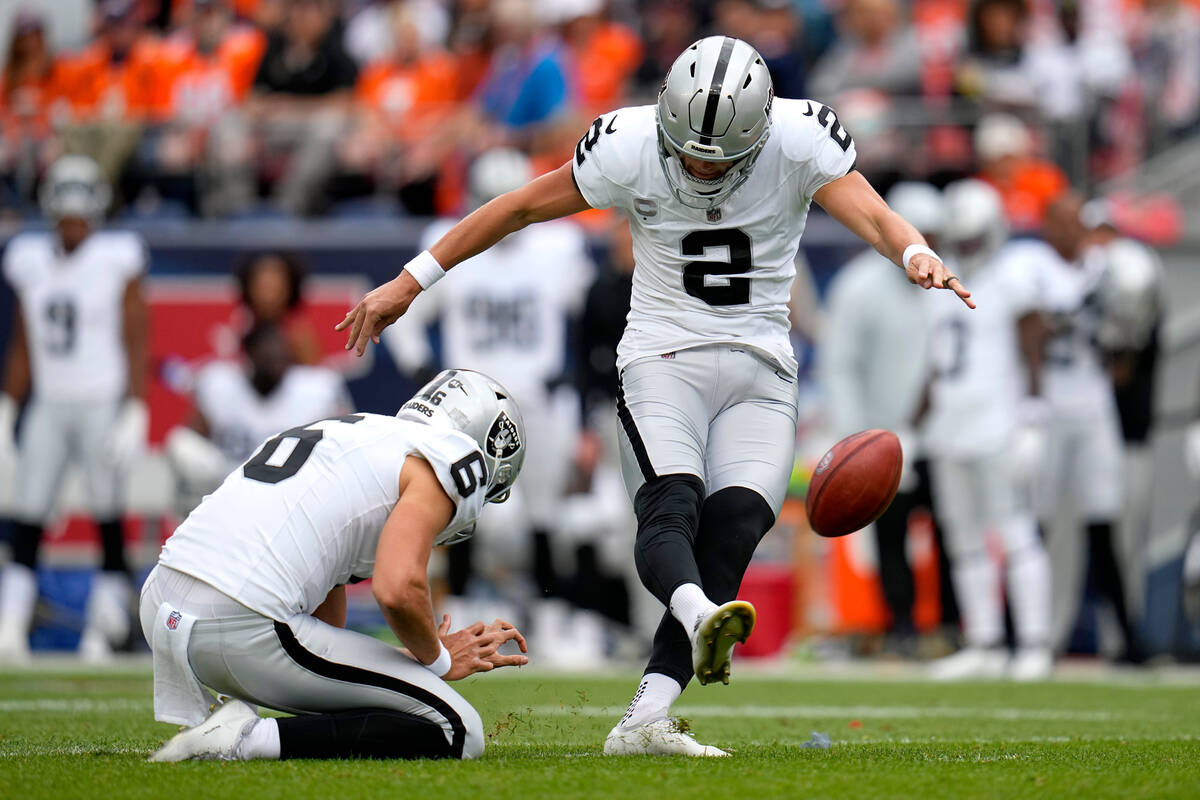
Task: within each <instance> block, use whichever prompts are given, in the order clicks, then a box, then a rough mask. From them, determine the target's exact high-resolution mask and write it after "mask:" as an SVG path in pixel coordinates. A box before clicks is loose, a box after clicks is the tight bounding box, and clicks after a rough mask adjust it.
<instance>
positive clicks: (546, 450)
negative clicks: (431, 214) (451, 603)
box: [387, 148, 593, 595]
mask: <svg viewBox="0 0 1200 800" xmlns="http://www.w3.org/2000/svg"><path fill="white" fill-rule="evenodd" d="M532 176H533V173H532V171H531V167H530V164H529V160H528V158H526V157H525V155H523V154H522V153H520V152H518V151H516V150H512V149H507V148H498V149H495V150H490V151H488V152H486V153H484V154H483V155H481V156H480V157H479V158H478V159H477V160H476V162H475V163H474V164H473V165H472V167H471V171H470V190H471V196H472V205H473V207H476V208H478V207H479V206H482V205H483V204H484V203H486V202H488V201H489V200H492V199H493V198H495V197H498V196H500V195H502V194H504V193H505V192H510V191H512V190H514V189H517V188H520V187H521V186H524V185H525V184H526V183H528V182H529V180H530V179H531V178H532ZM455 222H456V221H455V220H442V221H439V222H435V223H434V224H433V225H431V226H430V227H429V229H428V230H427V231H426V232H425V235H424V237H423V246H424V247H428V246H431V245H433V243H435V242H436V241H437V240H438V239H440V238H441V237H442V236H443V235H444V234H445V233H446V231H448V230H450V229H451V228H452V227H453V226H454V224H455ZM470 264H471V266H472V267H474V268H473V269H465V270H459V271H456V272H454V273H452V274H450V275H449V276H448V277H447V279H446V280H445V281H444V282H442V284H441V285H439V286H437V287H436V288H434V289H432V290H430V292H429V296H428V300H429V302H425V303H422V304H421V305H420V306H419V307H418V308H417V309H416V311H417V313H415V314H412V315H409V316H406V317H405V318H404V321H403V322H402V323H401V324H400V325H398V326H397V327H396V328H395V329H393V330H391V331H389V332H388V333H387V345H388V348H389V349H390V350H391V352H392V354H393V356H394V358H395V359H396V361H397V363H398V364H399V366H400V367H401V369H402V370H403V371H405V372H407V373H408V374H410V375H412V374H420V373H421V372H422V371H428V370H430V369H431V368H432V367H433V366H434V353H433V350H432V348H431V346H430V343H429V339H428V337H427V335H426V328H427V326H428V325H430V324H432V323H433V322H434V321H435V320H440V322H441V337H442V359H441V361H442V363H444V364H453V365H455V366H456V367H463V368H466V369H475V370H479V371H480V372H485V373H487V374H488V375H494V376H495V377H496V380H498V381H500V382H501V383H503V384H504V385H505V386H507V387H509V389H510V390H511V391H512V393H513V397H514V398H516V400H517V402H518V403H519V404H520V406H521V409H522V410H523V412H524V413H525V415H526V417H527V418H528V419H530V420H533V421H534V424H532V425H531V426H530V429H529V439H528V442H527V451H528V452H527V456H526V462H525V468H524V474H525V480H524V481H522V482H521V488H520V489H519V490H518V491H517V493H516V495H517V496H516V498H514V499H515V500H518V501H519V503H515V504H514V506H513V510H517V509H521V510H523V511H524V517H525V519H524V520H521V519H519V518H518V519H511V518H509V519H505V518H504V517H511V516H513V515H512V514H504V515H496V516H495V518H494V519H493V520H492V521H491V522H490V523H489V522H488V521H485V522H484V527H482V528H481V529H480V531H479V534H480V539H481V542H480V546H482V547H500V548H501V549H504V550H507V549H510V548H511V547H512V542H511V541H510V542H508V547H505V546H504V543H502V542H500V541H498V540H499V539H500V538H502V537H512V536H513V535H514V534H518V533H519V531H520V530H521V529H522V528H531V529H532V531H533V535H534V563H533V572H534V577H535V580H536V581H537V584H538V589H539V590H540V592H541V593H542V594H544V595H555V594H557V593H558V591H559V589H560V587H559V586H558V585H557V584H558V579H557V577H556V570H555V567H554V559H553V558H552V552H551V551H552V549H553V542H552V538H553V537H552V536H551V535H550V534H551V532H552V531H554V530H556V528H557V526H558V519H559V517H558V511H559V508H558V506H559V503H560V501H561V500H562V496H563V494H564V492H565V490H566V485H567V481H568V479H569V478H570V475H571V459H572V455H573V445H574V442H575V437H576V434H577V431H578V427H579V421H578V419H576V418H575V413H574V412H575V409H576V408H577V402H575V401H574V400H573V398H563V397H561V395H559V394H558V393H557V392H556V391H555V390H554V385H555V384H556V383H557V382H560V381H561V380H562V379H563V377H564V373H565V371H566V355H567V352H568V347H569V341H568V339H569V329H570V326H571V322H572V319H573V318H576V317H578V314H579V311H580V308H581V306H582V305H583V299H584V295H585V293H586V292H587V288H588V285H589V283H590V282H591V278H592V271H593V267H592V263H591V260H590V259H589V257H588V254H587V249H586V240H585V238H584V235H583V232H582V231H581V230H580V229H579V227H578V226H576V225H574V224H573V223H569V222H561V223H554V224H551V225H540V226H537V227H535V228H528V229H526V230H523V231H519V232H517V233H514V234H513V235H511V236H509V237H508V238H506V239H504V240H503V241H502V242H500V243H499V244H498V245H497V246H496V247H494V248H492V249H490V250H488V251H486V252H484V253H480V254H479V255H477V256H475V257H474V258H473V259H471V261H470ZM506 510H507V509H506ZM485 539H486V540H487V541H483V540H485ZM469 545H474V542H472V543H469ZM471 552H472V550H471V549H470V547H469V546H468V547H464V548H455V550H452V551H450V553H449V556H450V567H451V576H450V577H451V591H452V592H453V593H455V594H463V593H464V590H465V589H466V588H467V582H468V580H469V578H470V576H471V574H472V573H473V567H472V565H471V563H470V561H469V559H470V554H471Z"/></svg>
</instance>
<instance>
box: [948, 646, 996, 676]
mask: <svg viewBox="0 0 1200 800" xmlns="http://www.w3.org/2000/svg"><path fill="white" fill-rule="evenodd" d="M1007 667H1008V653H1006V652H1005V651H1004V650H1003V649H1002V648H999V647H965V648H963V649H962V650H959V651H958V652H957V653H955V654H954V655H952V656H946V657H945V658H939V659H938V660H937V661H934V662H932V663H930V665H929V677H930V678H932V679H933V680H935V681H958V680H965V679H967V678H1003V677H1004V673H1005V670H1006V668H1007Z"/></svg>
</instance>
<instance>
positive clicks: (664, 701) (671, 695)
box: [620, 672, 683, 728]
mask: <svg viewBox="0 0 1200 800" xmlns="http://www.w3.org/2000/svg"><path fill="white" fill-rule="evenodd" d="M681 694H683V687H682V686H680V685H679V681H677V680H675V679H674V678H669V677H667V676H666V675H662V674H660V673H657V672H648V673H646V674H645V675H643V676H642V682H641V683H640V684H638V688H637V692H636V693H635V694H634V695H633V700H632V701H631V702H630V703H629V710H627V711H626V712H625V716H624V717H622V718H621V723H620V724H621V727H622V728H634V727H637V726H638V725H644V724H645V723H647V722H654V721H656V720H660V719H665V718H666V717H667V716H668V714H669V713H670V711H671V704H672V703H674V702H675V701H676V700H678V699H679V695H681Z"/></svg>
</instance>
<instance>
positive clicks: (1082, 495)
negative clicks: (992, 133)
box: [1035, 193, 1144, 662]
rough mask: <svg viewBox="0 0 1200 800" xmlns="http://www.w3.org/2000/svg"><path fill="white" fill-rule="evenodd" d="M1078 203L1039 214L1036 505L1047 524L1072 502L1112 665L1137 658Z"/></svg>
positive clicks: (1112, 423) (1115, 448)
mask: <svg viewBox="0 0 1200 800" xmlns="http://www.w3.org/2000/svg"><path fill="white" fill-rule="evenodd" d="M1082 205H1083V204H1082V200H1081V198H1080V197H1079V196H1078V195H1075V194H1074V193H1068V194H1066V195H1064V196H1063V197H1061V198H1059V199H1058V200H1057V201H1056V202H1054V203H1053V204H1052V205H1051V206H1050V208H1049V209H1048V210H1047V213H1046V222H1045V230H1044V236H1045V238H1046V241H1047V243H1048V245H1049V247H1047V248H1046V249H1045V251H1044V252H1045V254H1046V257H1045V258H1044V259H1042V260H1041V261H1040V262H1039V263H1038V264H1037V265H1036V267H1035V270H1036V272H1035V274H1036V275H1037V276H1038V281H1039V290H1040V291H1041V294H1042V298H1043V301H1042V302H1043V307H1044V309H1045V311H1046V313H1047V315H1048V319H1049V321H1050V326H1051V338H1050V340H1049V342H1048V343H1047V346H1046V357H1045V367H1044V369H1043V378H1042V385H1043V395H1044V396H1045V398H1046V405H1047V409H1046V416H1047V417H1048V422H1047V426H1046V430H1047V433H1048V437H1047V452H1046V456H1045V459H1044V460H1043V463H1044V471H1043V474H1042V475H1041V476H1040V478H1039V480H1038V488H1039V492H1038V505H1039V513H1040V514H1041V516H1042V519H1043V521H1049V520H1050V519H1051V518H1052V517H1053V516H1054V514H1055V513H1056V511H1057V509H1058V504H1059V502H1061V500H1062V498H1063V497H1064V496H1066V495H1068V494H1069V495H1071V496H1073V498H1074V500H1075V504H1076V508H1077V509H1078V511H1079V514H1080V516H1081V517H1082V521H1083V524H1084V527H1085V529H1086V532H1087V542H1088V549H1089V554H1090V558H1089V562H1088V563H1089V566H1090V570H1091V573H1092V575H1093V576H1094V577H1095V583H1096V588H1097V589H1099V590H1100V592H1101V593H1102V594H1103V595H1105V596H1106V598H1107V599H1108V601H1109V604H1110V605H1111V606H1112V609H1113V614H1114V616H1115V617H1116V620H1117V624H1118V625H1119V626H1120V628H1121V633H1122V635H1123V637H1124V639H1125V643H1124V648H1125V649H1124V651H1123V652H1122V653H1121V654H1120V656H1119V657H1120V659H1121V660H1129V661H1135V662H1136V661H1141V660H1142V659H1143V658H1144V655H1143V653H1142V647H1141V642H1140V638H1139V636H1138V634H1137V631H1135V630H1134V628H1133V627H1132V624H1131V621H1130V619H1129V612H1128V609H1127V607H1126V602H1125V591H1124V582H1123V580H1122V576H1121V569H1120V567H1119V559H1118V558H1117V556H1116V545H1115V543H1114V527H1115V522H1116V519H1117V515H1118V514H1119V512H1120V510H1121V507H1122V499H1123V495H1124V481H1123V480H1122V469H1123V463H1122V462H1123V450H1124V448H1123V444H1122V441H1121V423H1120V418H1119V417H1118V415H1117V407H1116V400H1115V399H1114V397H1113V386H1112V379H1111V377H1110V375H1109V373H1108V371H1107V369H1106V368H1105V365H1104V363H1103V361H1102V357H1101V353H1100V349H1099V344H1098V342H1097V337H1098V334H1099V331H1100V326H1101V322H1102V320H1103V313H1102V309H1101V307H1100V302H1099V298H1100V294H1101V293H1100V287H1101V282H1102V278H1103V272H1104V267H1105V257H1104V254H1103V253H1102V252H1101V251H1099V250H1098V249H1096V250H1091V251H1088V250H1085V244H1086V239H1087V235H1088V232H1087V230H1086V228H1085V227H1084V225H1083V223H1082V221H1081V220H1080V210H1081V208H1082Z"/></svg>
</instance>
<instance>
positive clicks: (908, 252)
mask: <svg viewBox="0 0 1200 800" xmlns="http://www.w3.org/2000/svg"><path fill="white" fill-rule="evenodd" d="M918 253H924V254H925V255H927V256H929V257H930V258H936V259H937V260H938V261H941V260H942V257H941V256H939V255H938V254H937V253H935V252H933V250H931V249H929V248H928V247H926V246H925V245H923V244H910V245H909V246H908V247H906V248H904V255H903V256H901V257H900V262H901V263H902V264H904V268H905V269H908V262H909V261H912V257H913V256H915V255H917V254H918Z"/></svg>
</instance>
